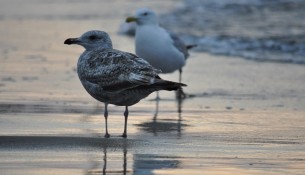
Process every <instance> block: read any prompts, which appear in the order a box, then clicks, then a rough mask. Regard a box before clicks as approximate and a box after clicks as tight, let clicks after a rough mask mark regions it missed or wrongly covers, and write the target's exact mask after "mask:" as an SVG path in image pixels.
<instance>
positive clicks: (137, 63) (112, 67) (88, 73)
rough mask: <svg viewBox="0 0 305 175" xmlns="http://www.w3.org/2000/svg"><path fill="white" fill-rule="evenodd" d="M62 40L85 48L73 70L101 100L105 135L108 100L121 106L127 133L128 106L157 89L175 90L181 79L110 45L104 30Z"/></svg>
mask: <svg viewBox="0 0 305 175" xmlns="http://www.w3.org/2000/svg"><path fill="white" fill-rule="evenodd" d="M64 44H69V45H70V44H78V45H81V46H83V47H84V48H85V51H84V52H83V53H82V54H81V56H80V57H79V60H78V63H77V74H78V76H79V79H80V81H81V83H82V84H83V86H84V88H85V89H86V90H87V92H88V93H89V94H90V95H91V96H92V97H93V98H95V99H97V100H98V101H101V102H104V103H105V111H104V117H105V125H106V134H105V137H106V138H108V137H109V136H110V135H109V133H108V125H107V119H108V110H107V105H108V104H114V105H117V106H125V107H126V108H125V112H124V116H125V125H124V132H123V135H122V136H123V137H124V138H126V137H127V119H128V106H131V105H134V104H136V103H138V102H139V101H140V100H141V99H143V98H145V97H147V96H148V95H149V94H150V93H152V92H154V91H158V90H168V91H171V90H178V89H180V88H181V86H186V85H185V84H182V83H175V82H171V81H167V80H163V79H161V78H160V77H159V76H158V73H160V70H158V69H156V68H154V67H152V66H151V65H150V64H149V63H148V62H147V61H145V60H144V59H142V58H140V57H138V56H136V55H134V54H131V53H127V52H122V51H119V50H115V49H113V48H112V42H111V39H110V37H109V36H108V34H107V33H106V32H103V31H98V30H92V31H88V32H86V33H84V34H83V35H82V36H80V37H79V38H69V39H67V40H65V42H64Z"/></svg>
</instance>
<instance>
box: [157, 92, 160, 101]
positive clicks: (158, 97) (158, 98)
mask: <svg viewBox="0 0 305 175" xmlns="http://www.w3.org/2000/svg"><path fill="white" fill-rule="evenodd" d="M160 99H161V98H160V96H159V91H157V92H156V101H157V100H160Z"/></svg>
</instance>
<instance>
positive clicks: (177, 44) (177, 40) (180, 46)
mask: <svg viewBox="0 0 305 175" xmlns="http://www.w3.org/2000/svg"><path fill="white" fill-rule="evenodd" d="M169 34H170V37H171V38H172V40H173V41H174V46H175V47H176V48H177V49H178V50H179V51H180V52H182V53H183V55H184V57H185V59H187V58H188V56H189V53H188V51H187V46H186V45H185V43H184V42H183V41H182V40H181V39H180V38H179V37H178V36H177V35H176V34H175V33H169Z"/></svg>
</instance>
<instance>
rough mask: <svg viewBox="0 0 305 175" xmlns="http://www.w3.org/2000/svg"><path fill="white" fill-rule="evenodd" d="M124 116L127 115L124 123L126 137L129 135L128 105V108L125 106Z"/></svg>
mask: <svg viewBox="0 0 305 175" xmlns="http://www.w3.org/2000/svg"><path fill="white" fill-rule="evenodd" d="M124 117H125V124H124V132H123V135H122V137H124V138H126V137H127V119H128V106H126V108H125V112H124Z"/></svg>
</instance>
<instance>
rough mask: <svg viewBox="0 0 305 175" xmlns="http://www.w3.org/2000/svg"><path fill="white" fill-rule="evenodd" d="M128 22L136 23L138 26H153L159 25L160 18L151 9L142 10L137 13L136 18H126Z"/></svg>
mask: <svg viewBox="0 0 305 175" xmlns="http://www.w3.org/2000/svg"><path fill="white" fill-rule="evenodd" d="M126 22H136V23H137V24H138V25H145V24H153V25H158V17H157V15H156V13H155V12H154V11H152V10H151V9H149V8H141V9H139V10H137V11H136V15H135V16H131V17H128V18H126Z"/></svg>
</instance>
